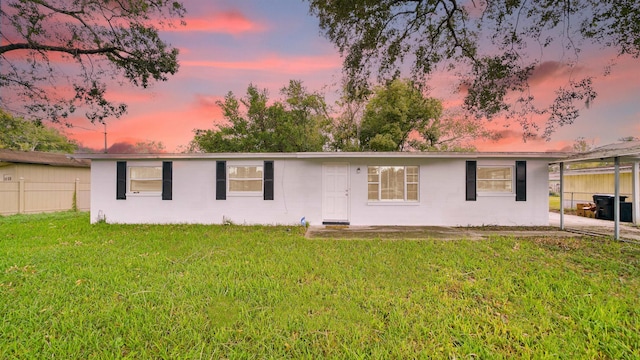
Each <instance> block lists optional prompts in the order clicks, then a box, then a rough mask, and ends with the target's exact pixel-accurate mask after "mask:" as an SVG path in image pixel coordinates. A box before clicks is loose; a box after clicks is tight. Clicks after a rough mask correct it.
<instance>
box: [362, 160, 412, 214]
mask: <svg viewBox="0 0 640 360" xmlns="http://www.w3.org/2000/svg"><path fill="white" fill-rule="evenodd" d="M372 168H376V169H378V171H377V177H378V181H369V176H370V173H369V172H370V169H372ZM383 168H403V171H404V176H403V184H402V185H403V198H402V199H382V170H381V169H383ZM408 168H415V169H416V172H415V176H416V181H408V180H407V177H408V171H407V169H408ZM371 184H377V185H378V197H377V199H370V198H369V193H370V192H369V186H370V185H371ZM408 185H415V187H416V190H415V192H416V199H408V194H409V186H408ZM419 202H420V166H419V165H369V166H367V203H369V204H376V205H380V204H418V203H419Z"/></svg>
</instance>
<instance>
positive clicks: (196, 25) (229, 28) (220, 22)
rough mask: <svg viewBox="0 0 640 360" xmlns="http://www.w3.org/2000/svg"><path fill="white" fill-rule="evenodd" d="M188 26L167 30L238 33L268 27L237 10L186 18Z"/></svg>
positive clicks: (256, 30)
mask: <svg viewBox="0 0 640 360" xmlns="http://www.w3.org/2000/svg"><path fill="white" fill-rule="evenodd" d="M185 22H186V23H187V25H186V26H178V27H174V28H168V29H166V30H167V31H190V32H193V31H199V32H210V33H222V34H231V35H238V34H242V33H251V32H262V31H264V30H265V29H266V28H267V27H266V26H265V25H264V24H261V23H259V22H256V21H252V20H250V19H248V18H247V17H246V16H245V15H244V14H243V13H241V12H240V11H237V10H230V11H222V12H216V13H208V14H203V15H201V16H197V17H187V18H185Z"/></svg>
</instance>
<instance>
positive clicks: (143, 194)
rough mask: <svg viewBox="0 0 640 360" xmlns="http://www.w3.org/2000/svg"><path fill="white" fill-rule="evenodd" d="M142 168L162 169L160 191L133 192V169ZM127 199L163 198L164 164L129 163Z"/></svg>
mask: <svg viewBox="0 0 640 360" xmlns="http://www.w3.org/2000/svg"><path fill="white" fill-rule="evenodd" d="M141 167H152V168H157V167H159V168H160V179H159V180H160V187H161V190H160V191H137V192H134V191H131V180H132V178H131V168H141ZM126 195H127V197H129V196H131V197H160V196H162V163H160V164H156V163H143V164H135V163H134V164H129V163H127V192H126Z"/></svg>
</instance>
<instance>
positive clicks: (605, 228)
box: [549, 212, 640, 241]
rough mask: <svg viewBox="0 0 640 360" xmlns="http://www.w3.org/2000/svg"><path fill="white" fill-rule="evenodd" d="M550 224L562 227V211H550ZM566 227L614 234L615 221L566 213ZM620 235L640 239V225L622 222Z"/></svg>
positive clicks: (572, 229)
mask: <svg viewBox="0 0 640 360" xmlns="http://www.w3.org/2000/svg"><path fill="white" fill-rule="evenodd" d="M549 225H550V226H554V227H560V213H554V212H550V213H549ZM564 227H565V229H567V230H568V231H580V232H585V233H590V234H597V235H605V236H613V235H614V223H613V221H610V220H600V219H592V218H587V217H583V216H576V215H567V214H565V215H564ZM620 237H621V238H623V239H627V240H634V241H640V227H638V226H634V225H633V224H631V223H626V222H621V223H620Z"/></svg>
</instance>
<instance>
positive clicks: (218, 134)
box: [189, 80, 330, 152]
mask: <svg viewBox="0 0 640 360" xmlns="http://www.w3.org/2000/svg"><path fill="white" fill-rule="evenodd" d="M281 95H283V96H284V100H283V101H276V102H274V103H273V104H271V105H268V102H269V98H268V93H267V90H266V89H265V90H258V88H257V87H256V86H254V85H249V87H248V88H247V94H246V96H245V98H243V99H240V100H238V99H237V98H236V96H235V95H234V94H233V93H232V92H229V93H228V94H227V95H226V96H225V99H224V101H219V102H218V103H217V104H218V106H220V107H221V108H222V112H223V115H224V118H225V119H226V120H227V123H225V124H221V125H217V126H216V127H215V128H214V129H206V130H203V129H198V130H195V136H194V139H193V140H192V141H191V144H190V146H189V148H190V149H191V150H192V151H202V152H298V151H299V152H304V151H322V150H323V148H324V145H325V142H326V139H327V128H328V125H329V124H330V121H329V116H328V114H327V107H326V104H325V101H324V97H323V96H322V95H320V94H318V93H309V92H308V91H307V90H306V89H305V88H304V87H303V86H302V82H300V81H294V80H292V81H290V82H289V86H286V87H284V88H282V90H281Z"/></svg>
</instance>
